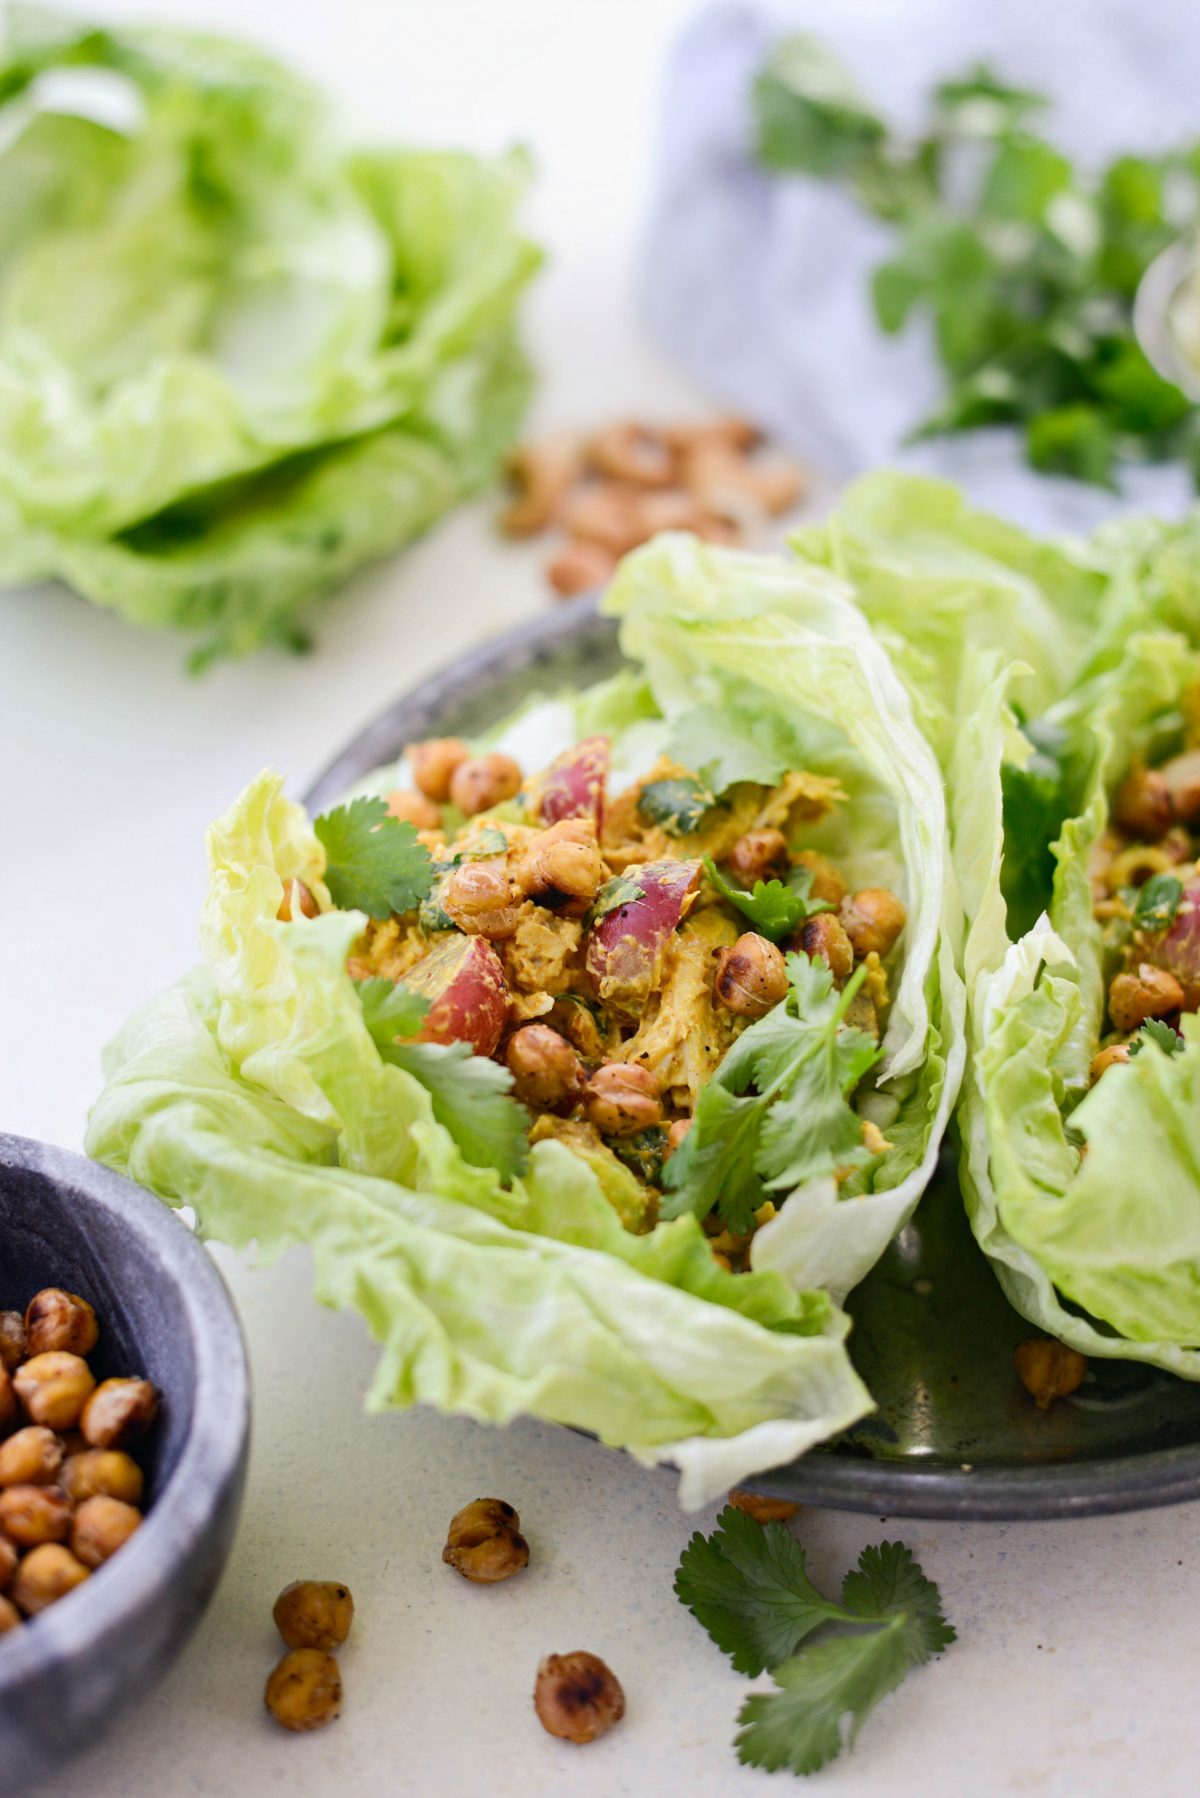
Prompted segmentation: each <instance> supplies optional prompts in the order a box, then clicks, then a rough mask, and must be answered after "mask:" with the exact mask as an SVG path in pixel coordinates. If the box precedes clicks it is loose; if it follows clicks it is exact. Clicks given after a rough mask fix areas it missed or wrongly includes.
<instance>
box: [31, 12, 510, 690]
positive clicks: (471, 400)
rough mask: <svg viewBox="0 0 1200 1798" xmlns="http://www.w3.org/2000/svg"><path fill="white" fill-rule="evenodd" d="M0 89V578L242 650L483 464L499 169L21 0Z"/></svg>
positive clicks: (178, 34)
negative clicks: (350, 138) (65, 589)
mask: <svg viewBox="0 0 1200 1798" xmlns="http://www.w3.org/2000/svg"><path fill="white" fill-rule="evenodd" d="M0 95H2V100H0V104H2V105H3V118H4V126H5V131H4V137H3V145H2V147H0V193H2V194H3V196H4V200H5V204H4V206H3V209H2V210H3V224H2V226H0V272H2V274H3V300H2V302H0V578H3V579H4V580H6V581H8V582H17V581H22V582H25V581H33V580H42V579H45V578H47V577H52V576H53V577H57V578H60V579H63V580H65V581H67V582H68V583H69V584H70V585H72V586H73V587H74V588H75V589H76V590H77V591H78V592H80V593H82V594H84V595H85V596H86V597H88V598H90V599H92V600H94V601H95V602H96V603H98V604H100V605H104V606H111V607H113V608H114V609H115V610H117V611H119V612H120V613H121V614H122V615H123V616H125V617H126V618H128V619H130V620H131V621H132V622H134V623H137V624H141V625H147V626H154V627H160V628H161V627H173V628H176V629H179V630H182V631H186V632H188V633H190V634H193V635H194V636H196V637H197V638H198V639H199V644H200V648H199V651H198V654H200V655H202V656H207V655H211V654H241V653H245V652H246V651H249V650H251V649H253V648H255V647H257V646H258V645H259V644H261V643H262V642H264V641H267V640H274V641H284V642H286V641H290V640H292V639H294V638H295V637H296V635H297V625H296V613H297V610H298V608H299V607H300V606H301V604H302V603H303V602H304V601H305V600H307V599H309V598H311V597H313V596H314V595H317V594H320V593H323V592H325V591H327V590H328V589H329V588H331V587H332V586H333V585H335V584H336V583H337V582H338V581H339V580H341V579H343V578H344V577H345V576H346V575H347V574H348V573H349V572H350V570H351V569H353V568H354V567H356V566H357V565H358V564H360V563H362V562H363V561H365V560H367V559H368V558H370V557H373V556H376V555H379V554H381V553H382V552H384V551H385V550H388V549H390V548H393V547H395V546H396V545H397V544H399V543H401V542H403V541H404V540H406V539H407V538H410V537H412V536H414V535H416V534H417V533H418V532H419V531H421V530H423V529H425V528H426V527H427V526H428V525H429V524H431V523H432V522H433V521H434V520H435V519H436V518H437V517H438V516H439V515H440V514H441V513H442V512H444V511H445V510H446V509H447V508H448V507H449V506H450V505H452V504H453V503H454V502H455V501H456V500H457V499H458V498H459V497H461V496H462V495H463V494H464V493H466V492H469V491H470V490H471V489H473V488H475V487H477V486H478V485H480V484H481V483H482V482H483V481H485V480H486V479H487V478H488V477H489V475H490V474H491V472H492V471H493V470H494V468H495V466H496V464H497V462H498V459H499V457H500V456H501V454H502V452H503V450H504V449H505V447H506V446H507V444H508V442H509V441H510V439H511V437H512V435H513V434H514V432H515V430H516V428H517V425H518V423H519V420H520V416H521V413H522V410H523V407H524V404H525V401H526V399H527V396H528V392H529V385H530V382H529V373H528V369H527V366H526V364H525V361H524V358H523V356H522V354H521V352H520V349H519V347H518V345H517V341H516V335H515V323H514V315H515V310H516V305H517V301H518V298H519V296H520V293H521V291H522V289H523V288H524V286H525V285H526V283H527V282H528V280H529V278H530V276H531V274H532V273H533V271H534V269H535V268H536V266H537V263H538V260H539V258H538V255H537V252H536V251H535V250H534V249H533V247H532V246H531V245H530V244H529V243H528V242H527V241H525V240H524V239H523V238H522V237H521V235H520V234H519V232H518V230H517V228H516V224H515V214H516V210H517V207H518V204H519V202H520V200H521V198H522V194H523V191H524V187H525V181H526V171H525V167H524V163H523V161H522V159H521V158H520V157H510V158H507V159H503V160H500V161H497V162H494V163H487V162H483V161H481V160H479V159H477V158H475V157H472V156H469V155H465V154H455V153H451V152H442V151H422V150H417V149H412V148H398V149H361V150H359V149H353V148H351V147H349V146H348V145H347V144H345V143H344V142H343V141H342V138H341V135H340V133H339V130H338V127H337V125H336V123H335V121H334V119H333V115H332V110H331V107H330V104H329V102H328V101H327V100H326V98H325V97H324V96H323V95H321V94H320V92H319V91H318V90H316V89H315V88H314V87H313V86H311V85H310V84H309V83H308V82H307V81H305V80H303V79H301V78H300V77H299V76H297V75H295V74H293V73H292V72H291V71H290V70H288V69H286V68H284V67H282V66H280V65H279V64H278V63H276V62H275V61H273V60H272V59H271V58H269V57H268V56H266V55H264V54H263V53H261V52H259V51H257V50H254V49H253V48H251V47H249V46H247V45H243V44H239V43H237V42H234V41H231V40H228V39H224V38H218V37H214V36H208V35H203V34H200V33H193V32H186V31H177V30H172V29H166V28H144V29H134V28H129V29H124V28H115V27H114V28H112V29H101V28H99V27H96V26H92V25H89V24H86V23H82V22H80V21H77V20H74V19H71V18H68V17H65V16H62V15H58V14H53V13H47V12H43V11H41V10H40V9H39V8H34V7H24V6H13V7H10V8H9V9H8V11H7V14H6V21H5V34H4V44H3V54H2V57H0ZM81 292H86V295H87V303H86V304H84V305H81V304H80V297H79V296H80V294H81Z"/></svg>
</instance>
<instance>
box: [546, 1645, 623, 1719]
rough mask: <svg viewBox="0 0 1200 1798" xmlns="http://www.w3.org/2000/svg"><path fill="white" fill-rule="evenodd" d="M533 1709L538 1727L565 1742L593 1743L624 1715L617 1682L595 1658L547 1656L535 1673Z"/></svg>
mask: <svg viewBox="0 0 1200 1798" xmlns="http://www.w3.org/2000/svg"><path fill="white" fill-rule="evenodd" d="M533 1708H534V1710H535V1711H536V1712H537V1714H538V1721H539V1722H540V1723H541V1726H542V1728H543V1729H544V1730H546V1731H547V1732H548V1733H549V1734H550V1735H552V1736H561V1737H562V1739H563V1740H564V1741H566V1742H594V1741H595V1739H596V1737H597V1736H602V1735H603V1734H604V1732H605V1730H607V1729H611V1728H612V1726H613V1724H614V1723H619V1722H620V1721H621V1718H622V1717H623V1716H624V1715H625V1694H624V1692H623V1691H622V1690H621V1682H620V1680H619V1679H618V1678H617V1676H616V1674H615V1673H613V1671H612V1670H611V1668H609V1667H607V1666H605V1664H604V1662H603V1661H602V1660H601V1659H600V1657H599V1655H595V1654H588V1653H587V1651H586V1650H585V1649H575V1650H574V1651H573V1652H572V1653H571V1654H548V1655H547V1656H546V1658H545V1659H544V1660H543V1661H542V1663H541V1665H540V1666H539V1667H538V1670H537V1683H536V1685H535V1686H534V1688H533Z"/></svg>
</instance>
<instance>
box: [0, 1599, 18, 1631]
mask: <svg viewBox="0 0 1200 1798" xmlns="http://www.w3.org/2000/svg"><path fill="white" fill-rule="evenodd" d="M20 1624H21V1613H20V1611H18V1609H17V1607H16V1605H15V1604H10V1603H9V1601H8V1599H7V1598H0V1636H2V1635H4V1634H5V1632H6V1631H7V1630H10V1629H19V1628H20Z"/></svg>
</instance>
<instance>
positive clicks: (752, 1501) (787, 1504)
mask: <svg viewBox="0 0 1200 1798" xmlns="http://www.w3.org/2000/svg"><path fill="white" fill-rule="evenodd" d="M729 1502H730V1504H731V1505H733V1506H735V1507H736V1509H737V1510H739V1511H744V1512H745V1513H746V1515H747V1517H753V1519H754V1521H755V1523H790V1521H791V1519H792V1518H793V1517H795V1516H796V1514H797V1512H798V1511H799V1509H800V1506H799V1505H794V1504H793V1503H792V1501H791V1499H789V1498H764V1497H763V1495H762V1493H760V1492H747V1491H746V1490H745V1488H744V1487H742V1486H735V1487H734V1488H733V1491H732V1492H731V1493H730V1494H729Z"/></svg>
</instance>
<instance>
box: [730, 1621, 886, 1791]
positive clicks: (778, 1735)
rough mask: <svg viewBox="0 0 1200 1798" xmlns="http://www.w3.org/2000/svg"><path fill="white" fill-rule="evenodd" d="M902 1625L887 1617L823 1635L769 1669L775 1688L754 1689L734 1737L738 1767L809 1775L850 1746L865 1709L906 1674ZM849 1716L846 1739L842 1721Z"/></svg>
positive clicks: (882, 1696)
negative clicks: (861, 1628) (862, 1628)
mask: <svg viewBox="0 0 1200 1798" xmlns="http://www.w3.org/2000/svg"><path fill="white" fill-rule="evenodd" d="M908 1668H909V1661H908V1656H907V1654H906V1652H905V1647H904V1633H903V1625H902V1623H901V1621H900V1619H899V1618H893V1619H892V1620H891V1621H890V1622H888V1623H885V1624H884V1625H883V1627H882V1628H881V1629H876V1630H872V1631H871V1632H870V1633H869V1634H867V1635H858V1636H850V1635H838V1636H826V1637H824V1638H823V1639H822V1640H821V1641H819V1642H814V1643H812V1644H811V1645H810V1646H809V1647H808V1648H807V1649H806V1650H805V1651H804V1653H803V1654H798V1655H796V1656H795V1658H794V1659H792V1660H790V1661H785V1662H784V1663H783V1665H782V1667H777V1668H776V1669H775V1674H774V1678H775V1683H776V1685H777V1686H778V1687H779V1690H778V1691H775V1692H755V1693H754V1694H753V1696H752V1697H750V1698H747V1700H746V1702H745V1704H744V1705H743V1706H742V1708H741V1710H740V1711H739V1713H738V1723H739V1724H740V1725H741V1727H740V1728H739V1730H738V1733H737V1735H736V1736H735V1737H734V1747H735V1748H736V1749H737V1751H738V1759H739V1761H741V1763H742V1765H743V1766H745V1767H762V1768H764V1769H765V1770H766V1771H767V1772H768V1773H777V1772H778V1771H779V1769H780V1768H781V1767H787V1768H789V1769H790V1770H791V1771H792V1772H793V1773H816V1772H817V1771H818V1770H819V1769H820V1768H821V1767H823V1766H825V1764H826V1763H827V1762H828V1761H831V1760H833V1759H834V1758H835V1757H836V1756H837V1755H838V1754H840V1753H841V1750H842V1747H843V1745H844V1746H846V1747H850V1746H851V1745H852V1744H853V1742H854V1741H855V1738H856V1737H857V1735H858V1732H859V1730H860V1729H861V1728H862V1725H863V1723H864V1722H865V1720H866V1718H867V1716H868V1714H869V1713H870V1712H871V1711H872V1710H874V1708H875V1706H876V1705H877V1704H878V1703H879V1701H880V1699H881V1698H886V1697H887V1695H888V1693H889V1692H894V1691H895V1689H896V1687H897V1686H898V1685H899V1684H900V1682H901V1680H902V1679H903V1678H904V1675H905V1674H906V1673H907V1672H908ZM847 1716H848V1717H849V1719H850V1722H849V1727H848V1728H847V1730H846V1737H845V1743H844V1744H843V1739H842V1719H843V1718H844V1717H847Z"/></svg>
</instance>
